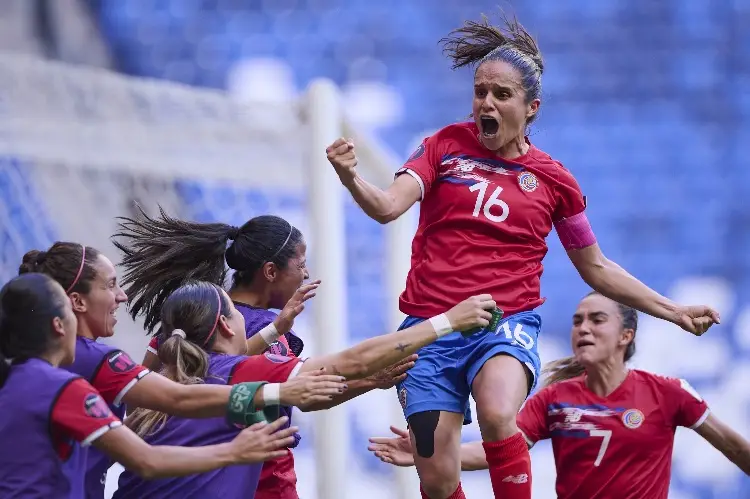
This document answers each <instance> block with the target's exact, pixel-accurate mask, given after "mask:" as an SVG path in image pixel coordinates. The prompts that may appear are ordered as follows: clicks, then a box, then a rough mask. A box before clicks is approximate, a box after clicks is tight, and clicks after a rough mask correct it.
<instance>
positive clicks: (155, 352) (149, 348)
mask: <svg viewBox="0 0 750 499" xmlns="http://www.w3.org/2000/svg"><path fill="white" fill-rule="evenodd" d="M146 351H147V352H151V353H152V354H154V355H159V352H157V351H156V349H155V348H154V347H152V346H151V345H149V346H147V347H146Z"/></svg>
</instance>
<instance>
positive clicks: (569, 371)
mask: <svg viewBox="0 0 750 499" xmlns="http://www.w3.org/2000/svg"><path fill="white" fill-rule="evenodd" d="M585 371H586V370H585V369H584V367H583V366H582V365H581V364H580V363H579V362H578V361H577V360H576V358H575V357H565V358H563V359H558V360H553V361H552V362H550V363H548V364H547V365H545V366H544V369H542V376H543V378H544V382H543V383H542V387H546V386H550V385H551V384H553V383H559V382H561V381H565V380H568V379H572V378H575V377H577V376H580V375H582V374H583V373H584V372H585Z"/></svg>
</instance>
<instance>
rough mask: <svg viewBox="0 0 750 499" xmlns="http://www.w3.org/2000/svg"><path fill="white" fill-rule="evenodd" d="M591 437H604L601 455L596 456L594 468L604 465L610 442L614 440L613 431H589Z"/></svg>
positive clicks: (600, 449) (600, 450)
mask: <svg viewBox="0 0 750 499" xmlns="http://www.w3.org/2000/svg"><path fill="white" fill-rule="evenodd" d="M589 435H590V436H592V437H602V445H601V446H600V447H599V454H598V455H597V456H596V461H594V466H599V465H600V464H602V459H604V454H605V453H606V452H607V447H609V440H610V439H611V438H612V430H589Z"/></svg>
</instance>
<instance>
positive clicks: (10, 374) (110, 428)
mask: <svg viewBox="0 0 750 499" xmlns="http://www.w3.org/2000/svg"><path fill="white" fill-rule="evenodd" d="M76 328H77V319H76V316H75V314H74V313H73V310H72V306H71V301H70V300H69V299H68V297H67V296H66V294H65V291H64V290H63V288H62V287H61V286H60V285H59V284H58V283H56V282H55V281H53V280H52V279H50V278H49V277H47V276H45V275H43V274H37V273H30V274H25V275H22V276H18V277H15V278H13V279H11V280H10V281H9V282H8V283H7V284H6V285H5V286H3V288H2V290H0V407H3V408H4V409H3V410H2V411H0V441H2V442H3V445H2V446H0V496H1V497H24V498H28V499H82V498H83V497H84V495H83V493H82V492H80V491H79V492H75V491H73V490H72V489H71V484H70V482H69V480H68V479H67V477H66V476H65V473H64V472H63V470H62V464H63V462H64V460H65V459H67V458H68V457H70V452H71V443H72V442H79V443H80V444H81V445H85V446H88V445H93V446H94V447H96V448H97V449H99V450H101V451H102V452H103V453H105V454H106V455H108V456H109V457H110V458H111V459H114V460H116V461H119V462H120V463H122V464H123V465H124V466H125V467H127V468H129V469H131V470H133V471H135V472H136V473H138V474H139V475H141V476H143V477H145V478H159V477H165V476H180V475H189V474H193V473H202V472H207V471H211V470H214V469H217V468H220V467H223V466H230V465H237V464H247V463H259V462H261V461H263V460H265V459H269V458H272V457H274V456H277V455H279V454H281V453H283V450H282V449H284V448H285V446H286V445H288V444H289V442H290V441H291V440H292V434H293V433H294V428H289V429H286V430H281V431H278V430H280V428H281V426H282V425H283V424H284V423H286V418H281V419H279V420H278V421H276V422H274V423H272V424H270V425H255V426H252V427H250V428H248V429H246V430H244V431H242V432H239V433H238V434H236V438H235V439H234V440H231V441H229V439H227V440H226V441H225V443H222V444H219V445H210V446H206V447H196V448H182V447H172V446H157V447H152V446H150V445H148V444H146V443H145V442H143V440H141V439H140V438H138V437H137V436H136V435H135V434H134V433H133V432H132V431H130V430H129V429H127V428H125V427H124V426H122V423H121V422H120V420H119V419H118V418H117V417H116V416H115V415H114V414H112V412H111V411H110V410H109V407H108V406H107V404H106V403H105V402H104V400H103V399H102V397H101V395H100V394H99V393H98V392H97V391H96V390H95V389H94V388H93V387H92V386H91V385H90V384H89V383H88V382H87V381H86V380H85V379H83V378H81V377H80V376H77V375H75V374H73V373H71V372H70V371H67V370H63V369H59V368H58V366H60V365H63V364H68V363H70V362H72V361H73V357H74V356H75V348H76ZM9 359H12V362H9Z"/></svg>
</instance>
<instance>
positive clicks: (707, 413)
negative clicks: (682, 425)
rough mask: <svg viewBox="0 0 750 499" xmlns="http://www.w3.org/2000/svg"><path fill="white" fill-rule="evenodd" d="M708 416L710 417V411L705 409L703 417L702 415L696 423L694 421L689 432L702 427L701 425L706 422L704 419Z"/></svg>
mask: <svg viewBox="0 0 750 499" xmlns="http://www.w3.org/2000/svg"><path fill="white" fill-rule="evenodd" d="M710 415H711V409H706V412H704V413H703V415H702V416H701V417H700V418H698V421H696V422H695V423H694V424H693V425H692V426H690V427H689V428H690V429H691V430H695V429H696V428H698V427H699V426H700V425H702V424H703V423H705V422H706V419H708V416H710Z"/></svg>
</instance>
